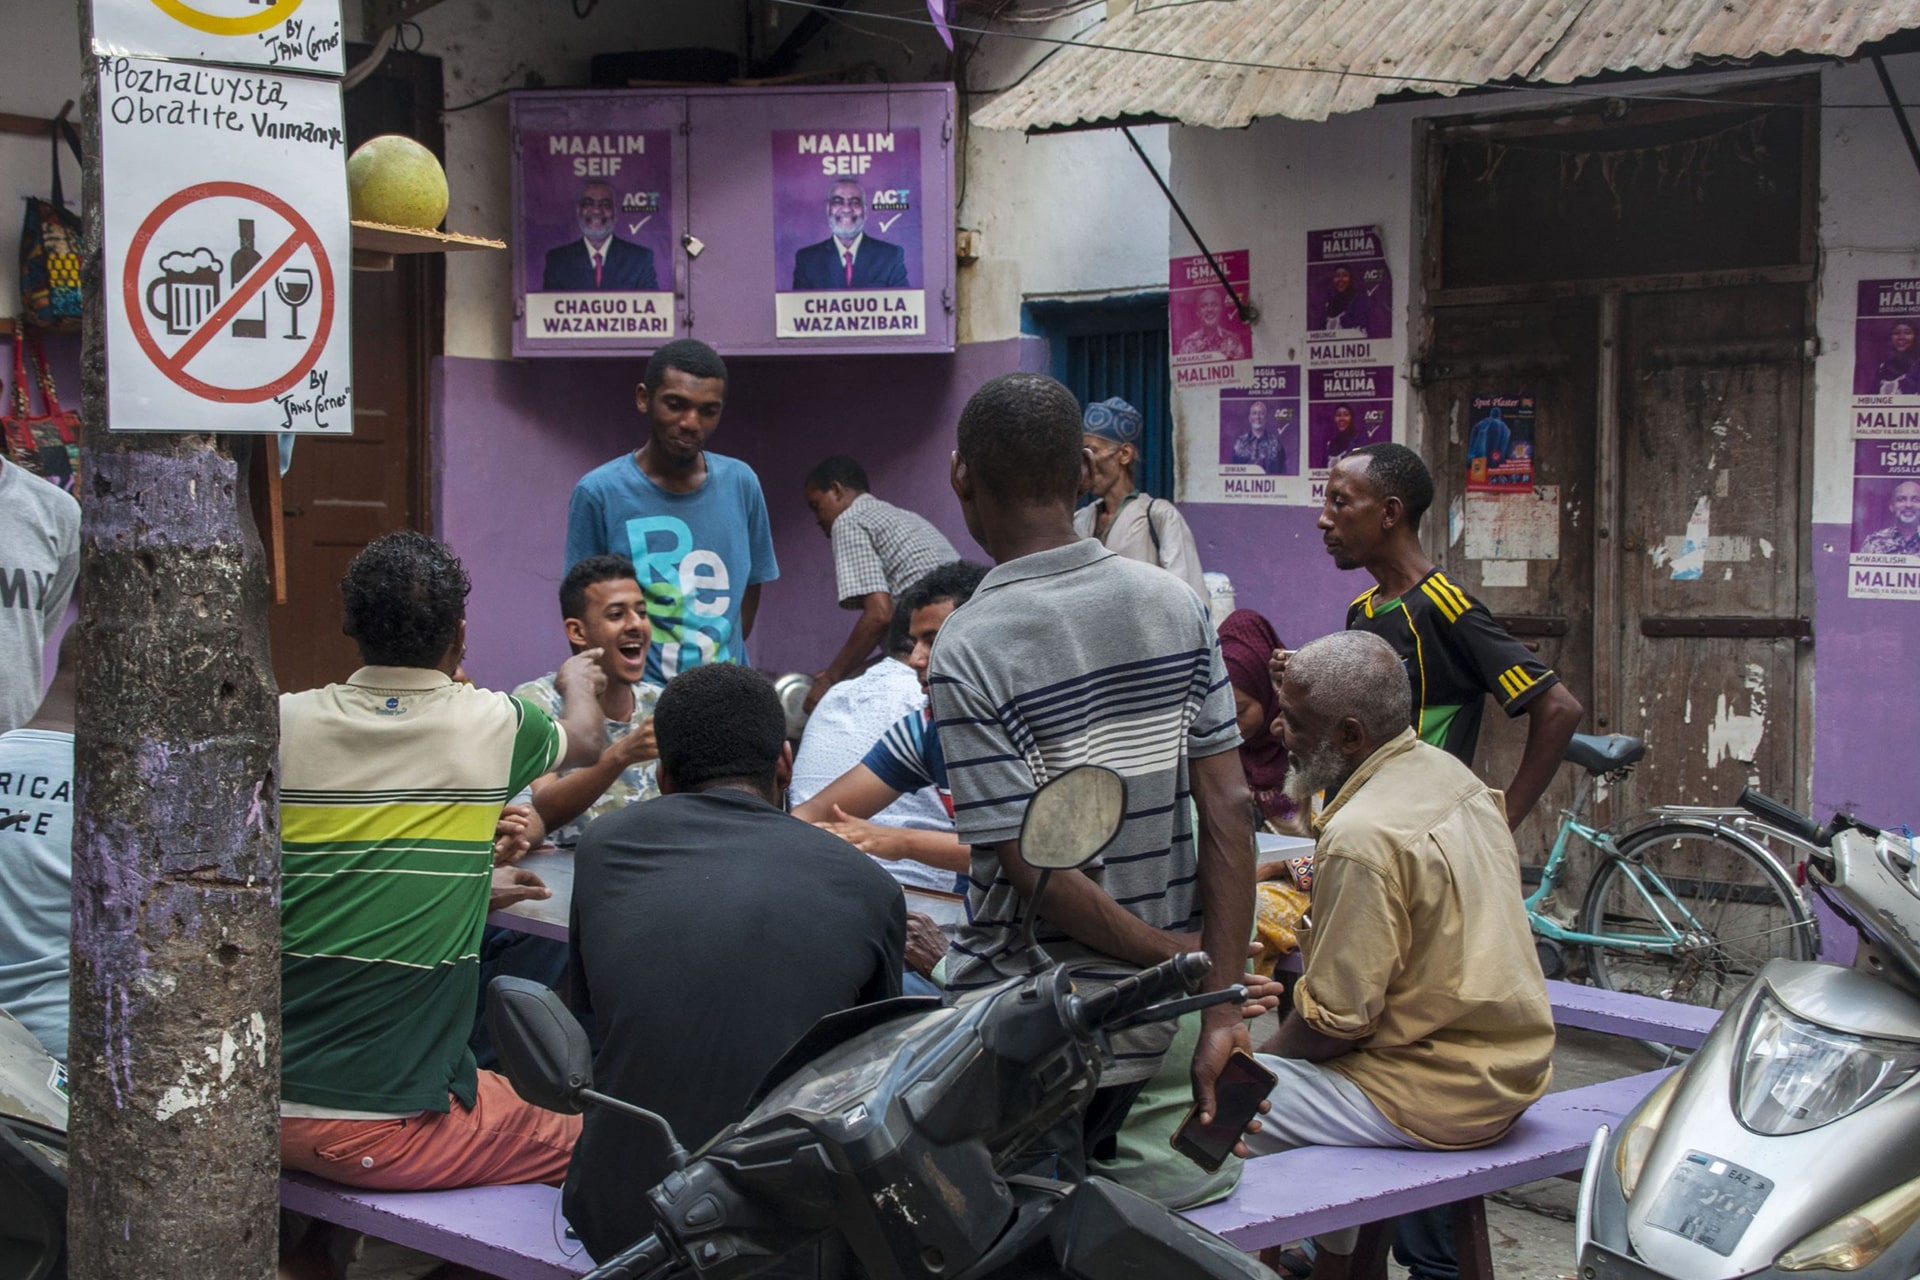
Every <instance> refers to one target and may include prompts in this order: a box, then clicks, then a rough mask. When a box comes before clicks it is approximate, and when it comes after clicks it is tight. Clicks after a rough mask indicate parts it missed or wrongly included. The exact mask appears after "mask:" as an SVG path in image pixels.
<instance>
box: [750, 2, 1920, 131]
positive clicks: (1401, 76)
mask: <svg viewBox="0 0 1920 1280" xmlns="http://www.w3.org/2000/svg"><path fill="white" fill-rule="evenodd" d="M1189 2H1195V0H1189ZM770 3H773V4H779V5H786V6H788V7H789V8H794V9H811V10H817V11H820V12H832V11H833V10H831V8H830V6H828V5H824V4H819V3H815V0H770ZM1154 7H1155V8H1174V7H1184V6H1180V5H1156V6H1154ZM860 16H861V17H863V18H871V19H874V20H876V21H880V22H898V23H904V24H906V25H908V26H914V27H926V28H928V29H932V28H933V25H934V24H933V20H932V19H931V18H919V17H913V16H911V15H908V14H893V13H862V14H861V15H860ZM989 21H992V19H989ZM947 29H948V30H949V31H951V32H952V33H953V34H955V35H962V34H965V35H972V36H978V37H979V38H980V39H981V40H984V39H985V38H986V37H988V36H992V37H994V38H996V39H1000V40H1025V41H1029V42H1031V43H1035V44H1051V45H1056V46H1059V47H1061V48H1073V49H1091V50H1093V51H1095V52H1098V53H1127V54H1133V55H1135V56H1137V57H1142V58H1164V59H1167V60H1168V61H1172V62H1190V63H1196V64H1198V65H1200V66H1208V67H1234V68H1239V69H1243V70H1248V71H1286V72H1292V73H1294V74H1298V75H1322V76H1346V77H1351V78H1352V79H1355V80H1384V81H1389V82H1391V83H1393V84H1396V85H1399V86H1402V87H1403V88H1413V87H1417V86H1422V85H1426V86H1432V87H1433V88H1435V89H1472V90H1485V91H1489V92H1499V93H1529V94H1537V95H1544V96H1551V97H1560V98H1576V99H1581V100H1591V101H1601V102H1604V101H1606V100H1608V99H1611V98H1618V99H1631V100H1633V101H1635V102H1681V103H1687V104H1689V105H1700V104H1701V101H1702V100H1701V99H1700V98H1699V97H1697V96H1694V95H1691V94H1680V93H1636V92H1633V91H1632V90H1629V89H1625V88H1619V87H1606V88H1595V89H1580V88H1575V87H1572V86H1564V85H1550V84H1510V83H1503V82H1488V81H1483V80H1466V79H1459V78H1454V77H1448V76H1419V75H1408V74H1405V73H1402V72H1390V71H1360V70H1355V69H1352V68H1346V67H1301V66H1291V65H1288V64H1287V63H1283V62H1252V61H1248V60H1246V59H1242V58H1214V57H1208V56H1206V55H1204V54H1197V53H1176V52H1173V51H1171V50H1165V49H1142V48H1137V47H1134V46H1129V45H1114V44H1094V43H1092V42H1090V41H1086V40H1081V39H1078V38H1076V37H1069V36H1048V35H1039V34H1033V33H1028V32H1021V31H993V30H990V29H988V28H986V27H967V26H960V25H958V24H956V23H953V22H949V23H948V24H947ZM976 43H977V41H976ZM1749 105H1752V106H1762V107H1797V108H1801V109H1808V108H1811V109H1816V110H1819V109H1826V110H1859V111H1885V110H1886V109H1887V108H1886V105H1885V104H1884V103H1878V102H1873V103H1857V102H1834V103H1820V102H1753V103H1750V104H1749ZM1902 105H1903V106H1911V105H1916V104H1911V103H1903V104H1902Z"/></svg>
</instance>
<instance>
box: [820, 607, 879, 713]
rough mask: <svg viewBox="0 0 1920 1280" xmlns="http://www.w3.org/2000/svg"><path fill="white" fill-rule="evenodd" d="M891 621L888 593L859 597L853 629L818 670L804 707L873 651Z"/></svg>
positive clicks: (841, 678) (845, 675) (845, 676)
mask: <svg viewBox="0 0 1920 1280" xmlns="http://www.w3.org/2000/svg"><path fill="white" fill-rule="evenodd" d="M892 621H893V597H892V596H890V595H888V594H887V593H886V592H884V591H870V592H868V593H867V594H866V595H864V596H862V597H861V599H860V616H859V617H857V618H855V619H854V620H853V630H852V631H850V632H849V633H848V634H847V642H846V643H845V644H843V645H841V646H840V652H838V653H836V654H834V655H833V661H831V662H829V663H828V664H827V666H826V669H825V670H824V671H822V672H821V673H820V679H818V680H816V681H814V683H813V688H812V689H811V690H810V691H808V693H807V710H809V711H811V710H813V708H814V705H815V704H816V703H818V702H819V701H820V697H821V695H822V694H824V693H825V692H826V691H827V690H828V689H830V688H832V687H833V686H834V684H835V683H837V682H838V681H841V680H844V679H846V678H847V675H848V673H849V672H851V671H852V670H853V669H854V668H855V667H857V666H859V665H860V663H861V660H862V659H864V658H865V657H866V656H867V655H868V654H870V653H872V652H873V651H874V649H875V648H876V647H877V646H878V645H879V644H880V641H881V639H882V638H884V637H885V636H886V634H887V624H888V623H890V622H892Z"/></svg>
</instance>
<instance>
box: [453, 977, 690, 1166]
mask: <svg viewBox="0 0 1920 1280" xmlns="http://www.w3.org/2000/svg"><path fill="white" fill-rule="evenodd" d="M487 1033H488V1034H489V1035H491V1036H492V1037H493V1048H494V1052H495V1053H497V1054H499V1055H500V1068H501V1070H502V1071H503V1072H505V1073H506V1077H507V1080H508V1081H509V1082H510V1083H511V1084H512V1085H513V1091H514V1092H515V1093H517V1094H519V1095H520V1096H521V1097H523V1098H525V1099H526V1100H527V1101H528V1102H531V1103H532V1104H533V1105H534V1106H536V1107H541V1108H544V1109H545V1110H547V1111H557V1112H559V1113H560V1114H561V1115H565V1116H575V1115H579V1114H580V1113H581V1112H582V1111H584V1110H586V1105H587V1104H588V1103H589V1102H591V1103H593V1104H594V1105H595V1106H600V1107H605V1108H607V1109H608V1110H610V1111H618V1112H620V1113H621V1114H622V1115H627V1116H632V1117H633V1118H634V1119H636V1120H639V1121H642V1122H643V1123H645V1124H649V1125H651V1126H653V1127H654V1128H655V1129H656V1130H658V1131H659V1133H660V1136H661V1137H662V1138H664V1139H665V1140H666V1143H667V1148H668V1151H667V1158H668V1160H669V1161H670V1162H671V1163H672V1165H673V1167H674V1168H675V1169H684V1168H686V1167H687V1152H686V1149H685V1148H684V1147H682V1146H681V1145H680V1140H679V1139H678V1138H676V1137H675V1136H674V1133H673V1126H672V1125H670V1124H668V1123H667V1122H666V1120H665V1119H664V1118H663V1117H661V1116H658V1115H655V1114H654V1113H653V1112H651V1111H648V1110H647V1109H646V1108H644V1107H636V1106H634V1105H633V1104H632V1103H631V1102H623V1101H622V1100H620V1099H619V1098H615V1097H611V1096H609V1095H607V1094H604V1093H600V1092H597V1091H596V1090H595V1089H594V1087H593V1047H592V1046H591V1045H589V1044H588V1043H587V1033H586V1032H585V1031H584V1030H583V1029H582V1028H581V1026H580V1023H579V1022H578V1021H576V1020H575V1018H574V1016H573V1013H572V1011H571V1010H569V1009H568V1008H567V1006H566V1005H565V1004H563V1003H561V1001H560V997H559V996H557V995H555V994H554V993H553V992H551V991H549V990H548V989H547V988H545V987H543V986H541V985H540V984H539V983H537V982H530V981H528V980H527V979H525V978H509V977H499V978H495V979H494V980H493V981H492V982H491V983H489V984H488V986H487Z"/></svg>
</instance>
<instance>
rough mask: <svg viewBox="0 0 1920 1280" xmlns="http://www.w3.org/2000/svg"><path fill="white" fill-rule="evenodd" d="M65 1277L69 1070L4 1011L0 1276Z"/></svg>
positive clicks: (0, 1025) (0, 1024)
mask: <svg viewBox="0 0 1920 1280" xmlns="http://www.w3.org/2000/svg"><path fill="white" fill-rule="evenodd" d="M66 1274H67V1073H66V1069H65V1068H64V1067H62V1066H61V1065H60V1064H59V1062H57V1061H56V1060H55V1059H53V1058H52V1057H50V1056H49V1055H48V1053H47V1051H46V1050H45V1049H43V1048H41V1046H40V1042H39V1041H38V1040H36V1039H34V1036H33V1033H32V1032H30V1031H28V1030H27V1029H26V1028H25V1027H23V1026H21V1025H20V1024H19V1023H18V1022H17V1021H15V1020H14V1019H13V1017H12V1016H11V1015H9V1014H7V1013H6V1012H5V1011H3V1010H0V1276H5V1277H7V1280H64V1277H65V1276H66Z"/></svg>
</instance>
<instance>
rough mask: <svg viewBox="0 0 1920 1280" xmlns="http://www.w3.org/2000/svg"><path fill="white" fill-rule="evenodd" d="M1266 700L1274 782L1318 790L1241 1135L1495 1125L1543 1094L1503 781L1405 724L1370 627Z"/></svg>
mask: <svg viewBox="0 0 1920 1280" xmlns="http://www.w3.org/2000/svg"><path fill="white" fill-rule="evenodd" d="M1279 698H1280V716H1279V719H1278V720H1277V721H1275V723H1274V726H1273V728H1274V732H1275V733H1277V734H1279V735H1281V737H1282V738H1283V739H1284V741H1285V743H1286V747H1287V754H1288V760H1289V763H1288V769H1287V775H1286V783H1285V786H1286V791H1287V794H1288V795H1289V796H1291V797H1292V798H1293V799H1294V800H1295V801H1296V802H1298V803H1300V804H1301V805H1302V807H1304V806H1305V804H1306V802H1307V801H1308V799H1309V798H1310V797H1312V796H1313V795H1314V794H1315V793H1318V792H1325V793H1326V795H1327V797H1328V800H1327V804H1326V807H1325V809H1323V810H1322V811H1321V814H1320V816H1319V818H1318V820H1317V821H1316V822H1315V824H1314V830H1315V836H1316V844H1315V850H1314V881H1313V908H1312V917H1311V918H1312V926H1311V928H1303V929H1302V930H1301V943H1302V947H1303V950H1304V953H1305V959H1306V967H1305V972H1304V973H1303V974H1302V975H1301V979H1300V983H1299V986H1298V987H1297V989H1296V991H1295V994H1294V1001H1295V1007H1294V1009H1293V1011H1292V1012H1291V1013H1289V1014H1288V1015H1287V1017H1286V1020H1285V1021H1284V1022H1282V1023H1281V1025H1280V1029H1279V1031H1277V1032H1276V1033H1275V1034H1274V1036H1273V1037H1272V1039H1270V1040H1268V1041H1267V1042H1266V1043H1265V1044H1264V1045H1262V1046H1261V1051H1260V1053H1259V1055H1258V1056H1259V1058H1260V1061H1261V1062H1262V1063H1263V1064H1265V1065H1266V1066H1267V1067H1268V1068H1269V1069H1271V1070H1272V1071H1273V1072H1275V1074H1277V1075H1278V1076H1279V1084H1278V1085H1277V1086H1276V1087H1275V1088H1274V1089H1273V1091H1272V1093H1271V1094H1270V1095H1269V1108H1270V1109H1269V1110H1268V1113H1267V1114H1266V1115H1265V1117H1264V1118H1263V1119H1261V1120H1260V1121H1258V1122H1256V1123H1257V1126H1258V1127H1257V1131H1251V1132H1250V1133H1249V1136H1248V1137H1247V1140H1246V1144H1247V1148H1248V1149H1249V1151H1251V1152H1252V1153H1253V1154H1254V1155H1264V1154H1268V1153H1271V1152H1275V1151H1282V1150H1286V1149H1287V1148H1290V1147H1300V1146H1346V1147H1411V1148H1424V1149H1451V1148H1462V1147H1478V1146H1483V1145H1485V1144H1487V1143H1490V1142H1494V1141H1497V1140H1498V1139H1499V1138H1500V1137H1501V1136H1502V1135H1503V1134H1505V1133H1506V1132H1507V1130H1508V1129H1509V1128H1511V1127H1512V1126H1513V1122H1514V1121H1515V1120H1516V1119H1518V1118H1519V1116H1520V1113H1521V1112H1523V1111H1525V1110H1526V1109H1527V1107H1528V1106H1529V1105H1531V1104H1532V1103H1533V1102H1534V1100H1535V1099H1537V1098H1539V1097H1540V1095H1541V1094H1543V1093H1545V1092H1546V1089H1547V1082H1548V1080H1549V1078H1550V1077H1551V1075H1552V1063H1551V1058H1552V1054H1553V1013H1552V1010H1551V1008H1550V1006H1549V1005H1548V1001H1547V990H1546V983H1545V980H1544V979H1543V978H1542V977H1541V973H1540V966H1539V963H1538V962H1537V961H1536V960H1535V958H1534V950H1533V940H1532V936H1531V934H1530V933H1529V930H1528V927H1527V917H1526V912H1525V910H1524V909H1523V908H1522V906H1521V901H1520V889H1519V883H1520V859H1519V854H1518V852H1517V851H1516V850H1515V848H1514V844H1513V837H1512V835H1511V834H1509V832H1508V830H1507V819H1506V811H1505V807H1504V805H1503V803H1502V800H1501V796H1500V794H1499V793H1498V792H1496V791H1493V790H1490V789H1489V788H1488V787H1487V786H1486V785H1485V784H1484V783H1482V782H1481V781H1480V780H1479V779H1478V778H1476V777H1475V776H1474V775H1473V773H1472V772H1471V771H1470V770H1469V769H1468V768H1467V767H1466V766H1465V765H1463V764H1461V763H1460V762H1459V761H1457V760H1455V759H1454V758H1453V757H1452V756H1450V755H1448V754H1447V753H1446V752H1444V751H1442V750H1440V749H1439V748H1438V747H1432V746H1428V745H1427V744H1426V743H1424V742H1421V741H1420V740H1419V739H1418V738H1417V737H1415V736H1414V733H1413V730H1412V728H1411V727H1410V726H1411V720H1412V705H1411V704H1412V693H1411V691H1410V688H1409V686H1408V683H1407V677H1406V672H1405V671H1403V670H1402V669H1401V665H1400V659H1399V658H1398V657H1397V656H1395V654H1394V652H1393V650H1392V649H1391V648H1390V647H1389V646H1388V645H1387V643H1386V642H1385V641H1384V640H1382V639H1380V638H1379V637H1378V636H1375V635H1371V634H1369V633H1366V632H1361V631H1346V632H1340V633H1337V634H1334V635H1330V636H1326V637H1324V638H1322V639H1320V640H1316V641H1314V642H1313V643H1312V644H1309V645H1306V646H1305V647H1303V648H1301V649H1300V650H1299V651H1297V652H1296V653H1294V654H1293V655H1292V656H1291V658H1290V659H1289V662H1288V665H1287V678H1286V681H1285V683H1283V684H1282V685H1281V686H1280V689H1279ZM1356 1234H1357V1233H1356V1232H1353V1231H1344V1232H1338V1233H1334V1234H1333V1235H1331V1236H1323V1237H1321V1238H1320V1240H1319V1241H1318V1242H1317V1243H1318V1244H1319V1247H1320V1254H1319V1256H1318V1257H1317V1258H1316V1260H1315V1262H1314V1268H1313V1274H1314V1280H1330V1278H1332V1280H1340V1278H1342V1277H1344V1276H1345V1275H1346V1274H1347V1265H1348V1263H1349V1261H1350V1258H1351V1255H1352V1252H1353V1248H1354V1244H1355V1237H1356Z"/></svg>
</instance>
